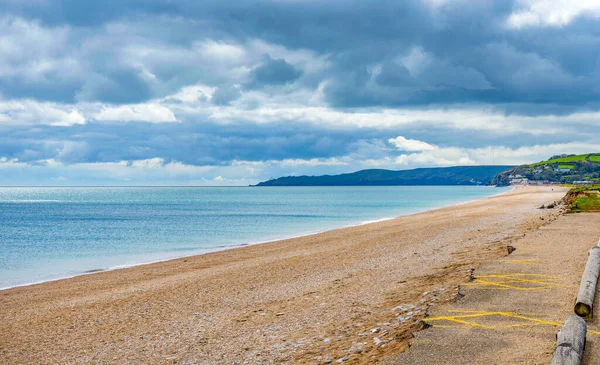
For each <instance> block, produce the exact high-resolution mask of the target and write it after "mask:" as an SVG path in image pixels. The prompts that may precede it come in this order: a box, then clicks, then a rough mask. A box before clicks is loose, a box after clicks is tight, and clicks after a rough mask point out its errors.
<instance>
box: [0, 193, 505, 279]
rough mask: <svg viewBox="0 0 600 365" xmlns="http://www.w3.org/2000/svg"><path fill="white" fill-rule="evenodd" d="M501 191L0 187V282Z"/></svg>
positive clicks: (265, 237) (204, 248)
mask: <svg viewBox="0 0 600 365" xmlns="http://www.w3.org/2000/svg"><path fill="white" fill-rule="evenodd" d="M503 191H505V189H500V188H488V187H422V186H410V187H261V188H249V187H229V188H204V187H195V188H183V187H174V188H162V187H161V188H0V288H6V287H11V286H16V285H23V284H28V283H33V282H39V281H45V280H51V279H57V278H61V277H68V276H72V275H77V274H81V273H85V272H89V271H91V270H106V269H111V268H117V267H124V266H130V265H135V264H140V263H146V262H152V261H157V260H163V259H169V258H174V257H181V256H185V255H191V254H196V253H203V252H209V251H215V250H220V249H224V248H229V247H236V246H240V245H245V244H252V243H257V242H263V241H269V240H274V239H279V238H287V237H294V236H299V235H304V234H309V233H315V232H319V231H324V230H328V229H332V228H339V227H344V226H349V225H355V224H360V223H365V222H366V221H373V220H379V219H385V218H390V217H395V216H399V215H404V214H410V213H415V212H420V211H425V210H428V209H432V208H437V207H441V206H448V205H452V204H457V203H461V202H466V201H470V200H474V199H480V198H483V197H487V196H491V195H495V194H499V193H501V192H503Z"/></svg>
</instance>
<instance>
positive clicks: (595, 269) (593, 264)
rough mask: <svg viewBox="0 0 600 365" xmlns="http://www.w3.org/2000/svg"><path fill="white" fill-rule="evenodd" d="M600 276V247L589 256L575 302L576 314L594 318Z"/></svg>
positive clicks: (591, 250)
mask: <svg viewBox="0 0 600 365" xmlns="http://www.w3.org/2000/svg"><path fill="white" fill-rule="evenodd" d="M599 274H600V247H598V246H594V247H592V248H591V249H590V252H589V254H588V260H587V264H586V265H585V270H584V271H583V276H582V277H581V284H580V285H579V294H577V301H576V302H575V313H576V314H577V315H578V316H580V317H583V318H590V317H592V307H593V305H594V295H595V294H596V284H597V282H598V275H599Z"/></svg>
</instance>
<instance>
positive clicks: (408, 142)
mask: <svg viewBox="0 0 600 365" xmlns="http://www.w3.org/2000/svg"><path fill="white" fill-rule="evenodd" d="M388 142H390V143H391V144H393V145H394V146H396V148H397V149H399V150H401V151H408V152H413V151H430V150H434V149H436V148H437V147H436V146H434V145H432V144H429V143H427V142H423V141H419V140H416V139H407V138H404V137H402V136H398V137H396V138H390V139H389V140H388Z"/></svg>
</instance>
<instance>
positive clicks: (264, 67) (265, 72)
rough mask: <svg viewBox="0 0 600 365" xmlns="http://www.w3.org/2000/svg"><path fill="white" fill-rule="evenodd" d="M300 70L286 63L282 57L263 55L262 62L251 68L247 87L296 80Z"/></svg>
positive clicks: (300, 72)
mask: <svg viewBox="0 0 600 365" xmlns="http://www.w3.org/2000/svg"><path fill="white" fill-rule="evenodd" d="M301 75H302V71H299V70H297V69H296V68H295V67H294V66H292V65H290V64H289V63H287V62H286V61H285V60H284V59H273V58H271V56H269V55H268V54H267V55H264V56H263V61H262V63H261V64H260V65H259V66H258V67H256V68H255V69H254V70H252V73H251V77H252V81H251V82H250V84H249V87H251V88H254V87H260V86H261V85H282V84H287V83H290V82H293V81H295V80H297V79H298V78H299V77H300V76H301Z"/></svg>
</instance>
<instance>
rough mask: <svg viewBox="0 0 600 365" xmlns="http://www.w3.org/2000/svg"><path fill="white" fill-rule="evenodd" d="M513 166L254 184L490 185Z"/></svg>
mask: <svg viewBox="0 0 600 365" xmlns="http://www.w3.org/2000/svg"><path fill="white" fill-rule="evenodd" d="M511 168H514V166H500V165H494V166H454V167H435V168H419V169H413V170H400V171H393V170H382V169H371V170H361V171H357V172H353V173H348V174H340V175H321V176H285V177H280V178H277V179H271V180H268V181H263V182H261V183H258V184H257V185H255V186H394V185H398V186H406V185H487V184H489V183H490V182H491V181H492V179H494V177H495V176H497V175H498V174H500V173H502V172H504V171H506V170H508V169H511Z"/></svg>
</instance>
